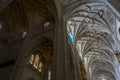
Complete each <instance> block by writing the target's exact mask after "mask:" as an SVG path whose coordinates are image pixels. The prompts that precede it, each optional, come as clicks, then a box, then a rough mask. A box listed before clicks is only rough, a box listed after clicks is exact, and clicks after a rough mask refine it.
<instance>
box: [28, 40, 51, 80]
mask: <svg viewBox="0 0 120 80" xmlns="http://www.w3.org/2000/svg"><path fill="white" fill-rule="evenodd" d="M52 58H53V43H52V42H51V41H50V40H48V39H46V38H45V39H43V40H42V41H41V42H40V43H39V44H37V45H36V46H35V47H33V49H32V54H31V56H30V60H29V63H30V64H31V65H32V66H33V67H34V68H35V69H36V70H37V71H38V72H40V73H42V74H41V75H42V77H43V79H44V80H51V75H52V71H51V70H50V69H51V65H52Z"/></svg>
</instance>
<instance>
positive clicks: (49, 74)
mask: <svg viewBox="0 0 120 80" xmlns="http://www.w3.org/2000/svg"><path fill="white" fill-rule="evenodd" d="M48 80H51V71H48Z"/></svg>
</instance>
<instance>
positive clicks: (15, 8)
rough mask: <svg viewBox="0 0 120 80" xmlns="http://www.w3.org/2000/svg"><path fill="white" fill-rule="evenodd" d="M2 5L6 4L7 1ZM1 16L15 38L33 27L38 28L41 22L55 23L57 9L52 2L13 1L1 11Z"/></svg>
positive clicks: (44, 0)
mask: <svg viewBox="0 0 120 80" xmlns="http://www.w3.org/2000/svg"><path fill="white" fill-rule="evenodd" d="M6 2H7V1H6ZM2 3H4V4H5V1H3V2H2ZM2 3H1V4H2ZM0 16H1V17H2V19H4V22H5V24H6V26H7V27H6V29H7V30H8V32H9V33H11V36H15V35H18V34H20V33H21V32H23V31H25V30H28V28H29V27H31V26H38V24H40V22H45V21H51V22H54V20H55V16H56V7H55V4H54V2H53V1H51V0H34V1H33V0H13V1H11V2H10V3H9V4H8V5H7V6H6V7H5V8H4V9H3V10H2V11H1V13H0Z"/></svg>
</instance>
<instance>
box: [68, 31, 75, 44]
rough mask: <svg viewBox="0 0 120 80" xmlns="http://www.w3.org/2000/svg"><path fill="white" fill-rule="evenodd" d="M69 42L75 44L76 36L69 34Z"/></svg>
mask: <svg viewBox="0 0 120 80" xmlns="http://www.w3.org/2000/svg"><path fill="white" fill-rule="evenodd" d="M68 36H69V40H70V41H71V42H72V43H73V42H74V36H73V35H72V33H71V32H70V33H69V35H68Z"/></svg>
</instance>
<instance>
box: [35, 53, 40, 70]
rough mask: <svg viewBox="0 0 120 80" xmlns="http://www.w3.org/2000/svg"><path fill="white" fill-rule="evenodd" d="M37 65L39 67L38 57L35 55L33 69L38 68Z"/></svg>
mask: <svg viewBox="0 0 120 80" xmlns="http://www.w3.org/2000/svg"><path fill="white" fill-rule="evenodd" d="M38 65H39V56H38V55H36V57H35V61H34V67H35V68H38Z"/></svg>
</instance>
